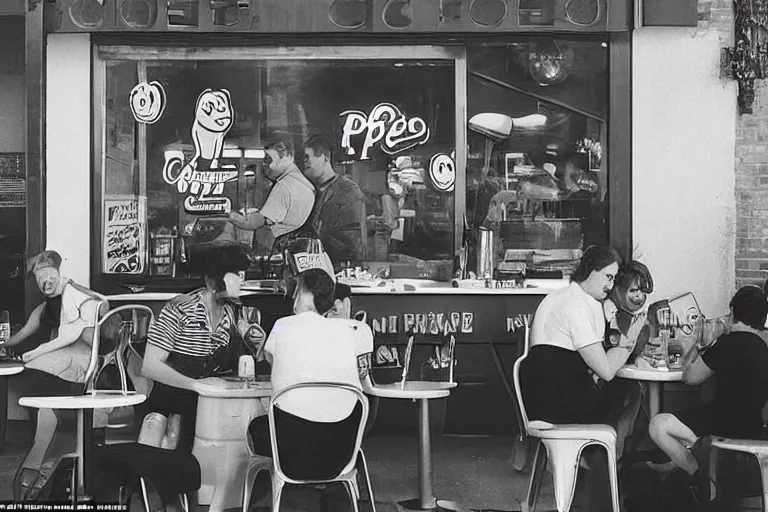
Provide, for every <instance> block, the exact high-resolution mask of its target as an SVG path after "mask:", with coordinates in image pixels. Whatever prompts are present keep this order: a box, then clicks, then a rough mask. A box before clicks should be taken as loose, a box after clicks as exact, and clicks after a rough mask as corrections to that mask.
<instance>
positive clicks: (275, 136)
mask: <svg viewBox="0 0 768 512" xmlns="http://www.w3.org/2000/svg"><path fill="white" fill-rule="evenodd" d="M100 50H101V51H100V52H99V56H100V59H99V63H100V64H103V69H104V73H103V75H102V76H103V80H104V81H103V85H101V84H100V83H99V79H98V78H97V80H96V86H97V94H96V98H95V100H94V101H95V102H96V108H95V112H97V117H96V122H97V123H98V124H99V125H101V126H103V133H101V157H102V158H101V166H100V167H101V203H102V205H103V208H102V215H101V216H100V218H99V221H100V223H101V229H100V232H101V233H102V236H101V238H100V239H98V240H97V241H96V243H95V246H97V247H98V248H99V252H100V254H101V255H102V258H101V263H100V269H101V273H102V274H120V275H122V276H123V277H125V276H130V275H140V276H155V275H156V276H175V277H182V276H186V275H188V273H189V263H190V261H189V260H190V258H194V254H195V249H196V248H198V247H202V246H205V245H207V244H211V243H216V242H220V241H224V240H237V241H240V242H241V243H243V244H246V245H248V246H249V247H251V248H252V253H253V255H254V261H259V258H261V257H264V258H265V257H268V255H269V254H270V253H271V252H272V250H273V248H274V247H275V246H276V245H277V244H278V243H279V241H280V240H281V239H280V237H281V236H285V234H286V233H290V232H292V231H293V232H295V233H298V232H300V231H301V230H304V229H310V228H311V229H314V230H315V231H316V232H318V233H319V234H320V237H321V239H322V240H323V241H324V244H325V245H326V248H327V249H329V252H331V256H332V258H333V259H334V264H335V265H336V266H337V267H339V266H342V265H346V263H347V262H349V263H350V264H352V265H353V266H360V267H368V268H369V270H371V272H373V273H375V272H381V271H383V269H385V268H386V269H387V270H388V271H389V272H391V275H398V273H399V275H401V276H402V277H432V278H441V279H448V278H449V277H450V275H451V272H452V270H453V254H454V239H455V233H456V231H457V223H456V221H455V219H456V215H455V193H456V191H457V183H456V179H457V176H458V174H459V173H460V172H462V173H463V169H462V170H459V169H458V168H457V164H456V160H457V158H456V140H457V132H458V133H460V134H463V133H464V132H463V126H461V125H463V121H462V122H461V123H457V122H456V112H457V108H456V105H457V102H461V101H463V100H462V99H459V98H457V90H456V88H457V86H456V84H457V83H463V80H465V79H466V76H465V74H463V76H462V77H461V80H457V67H459V66H457V61H459V60H461V59H463V50H452V49H445V48H439V47H415V48H411V49H397V48H393V49H388V48H380V47H378V48H376V47H369V48H363V49H361V48H360V47H355V48H354V49H350V50H349V51H346V50H344V49H336V48H335V49H326V50H323V49H322V48H312V49H309V48H306V49H274V50H268V49H251V50H248V49H244V48H239V49H232V50H231V51H227V50H223V49H216V50H213V51H210V50H200V51H194V50H188V49H187V50H181V49H177V50H173V49H171V50H165V51H162V50H161V51H159V52H158V50H156V49H153V50H149V49H143V48H125V47H102V48H101V49H100ZM406 50H407V51H406ZM345 53H347V54H348V55H345ZM288 54H290V55H288ZM297 56H298V57H297ZM462 69H463V67H462ZM98 76H99V75H97V77H98ZM100 85H101V87H103V89H100V87H99V86H100ZM102 123H103V124H102ZM314 135H320V136H321V137H320V140H321V141H327V143H328V146H329V148H328V149H329V150H330V151H329V153H330V154H329V155H323V151H322V147H321V146H322V144H321V145H320V146H319V147H318V146H317V145H314V149H313V148H309V149H307V148H305V143H306V141H307V140H308V139H310V138H311V137H313V136H314ZM460 136H461V135H460ZM276 141H277V142H278V143H280V142H283V143H287V144H282V145H281V144H278V146H276V148H277V150H279V152H278V154H277V156H278V157H280V156H281V155H282V152H283V148H284V147H293V148H294V162H295V165H296V166H297V167H298V169H295V174H296V175H293V176H292V178H291V180H288V178H286V179H284V180H283V179H282V178H283V174H281V175H279V176H274V175H272V174H271V173H270V172H268V171H267V170H266V169H267V168H268V166H269V164H270V162H271V161H273V160H274V156H275V153H272V152H270V151H266V150H265V148H268V147H270V144H271V143H274V142H276ZM307 151H310V153H311V154H309V155H307V154H305V153H306V152H307ZM460 153H461V151H460ZM462 154H463V153H462ZM310 157H311V158H310ZM317 159H319V160H320V161H321V163H320V165H317V168H316V167H315V164H316V160H317ZM323 160H325V161H327V162H328V163H329V164H330V166H331V168H332V170H333V171H334V172H335V173H336V174H337V175H338V176H339V177H338V178H333V180H331V181H333V183H334V184H335V183H336V180H344V181H343V184H344V186H343V187H341V186H339V188H337V189H336V190H330V192H326V187H328V180H329V175H328V174H327V173H326V174H324V175H323V174H322V173H319V171H318V170H317V169H318V168H319V169H323V165H322V161H323ZM290 172H294V171H293V170H291V171H290ZM284 174H285V175H286V176H287V175H288V173H287V172H286V173H284ZM318 174H321V175H320V176H318ZM303 176H306V180H305V178H304V177H303ZM289 181H290V185H289V186H286V187H283V185H284V184H285V183H287V182H289ZM281 182H282V184H281ZM307 183H309V184H310V186H311V187H312V188H311V189H310V190H312V191H313V193H312V194H310V196H309V199H308V198H307V197H308V196H307V194H306V193H305V192H306V188H302V187H304V185H305V184H307ZM276 190H277V192H276ZM459 190H460V191H461V192H463V182H462V184H461V185H460V186H459ZM273 193H274V194H275V197H274V198H273V197H270V196H271V195H272V194H273ZM320 197H322V198H323V201H324V202H323V203H322V205H321V206H320V208H319V209H320V210H323V211H320V212H318V211H317V210H318V206H317V205H315V211H312V210H313V204H312V203H313V202H314V201H315V200H316V199H317V198H320ZM270 201H271V204H270V205H269V206H266V205H267V203H269V202H270ZM307 201H309V204H307ZM348 210H349V211H348ZM230 211H236V212H241V213H247V214H249V217H250V215H252V214H253V213H254V212H258V213H261V212H262V211H263V212H264V217H265V218H266V222H265V225H264V226H262V227H260V228H258V229H256V230H255V231H254V230H248V229H241V228H240V227H236V226H235V225H234V224H232V223H230V222H228V220H227V219H228V214H229V212H230ZM267 217H272V218H267ZM313 218H314V220H315V222H314V224H313V225H312V226H308V224H310V223H311V221H312V219H313ZM277 225H280V227H279V229H278V228H277ZM459 227H460V224H459ZM326 240H327V243H326ZM259 270H260V266H259V265H254V271H255V272H258V271H259Z"/></svg>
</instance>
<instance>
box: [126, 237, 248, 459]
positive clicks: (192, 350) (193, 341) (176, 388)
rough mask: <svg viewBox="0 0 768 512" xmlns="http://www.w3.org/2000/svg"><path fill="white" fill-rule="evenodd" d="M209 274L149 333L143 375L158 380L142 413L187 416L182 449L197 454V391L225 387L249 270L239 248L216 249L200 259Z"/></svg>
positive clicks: (177, 300) (170, 307) (169, 308)
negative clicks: (223, 375)
mask: <svg viewBox="0 0 768 512" xmlns="http://www.w3.org/2000/svg"><path fill="white" fill-rule="evenodd" d="M195 261H201V262H202V265H203V272H202V273H203V274H204V276H205V288H200V289H197V290H194V291H192V292H189V293H187V294H185V295H181V296H179V297H176V298H175V299H173V300H171V301H170V302H169V303H168V304H166V305H165V307H163V310H162V311H161V312H160V314H159V315H158V317H157V319H156V320H155V321H154V322H153V323H152V325H151V326H150V328H149V332H148V333H147V348H146V352H145V354H144V362H143V365H142V370H141V372H142V374H143V375H144V376H145V377H147V378H150V379H152V380H153V381H155V384H154V387H153V388H152V392H151V393H150V396H149V398H148V399H147V401H146V402H145V403H144V404H142V406H141V409H142V411H143V412H145V413H149V412H159V413H161V414H163V415H164V416H170V415H171V414H179V415H180V416H181V433H180V435H179V445H178V447H179V448H180V449H184V450H187V451H188V450H191V448H192V442H193V441H194V430H195V416H196V414H197V398H198V395H197V390H199V389H200V387H201V386H217V385H223V384H224V381H223V380H222V379H219V378H218V377H215V376H214V375H215V374H216V373H218V372H219V371H222V370H225V369H227V366H228V365H230V364H231V361H232V357H231V356H232V355H231V352H230V339H231V338H230V336H231V333H232V332H233V331H234V329H235V328H236V324H237V317H236V315H235V310H234V303H233V301H234V299H237V298H238V296H239V295H240V284H241V278H240V276H239V274H238V273H239V272H241V271H244V270H245V269H246V268H248V265H249V260H248V256H247V254H246V250H245V248H244V247H243V246H241V245H239V244H231V245H219V246H213V247H210V248H208V249H206V250H205V252H204V253H202V254H200V255H198V257H197V258H196V259H195Z"/></svg>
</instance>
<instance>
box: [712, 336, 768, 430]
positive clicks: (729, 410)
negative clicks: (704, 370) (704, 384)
mask: <svg viewBox="0 0 768 512" xmlns="http://www.w3.org/2000/svg"><path fill="white" fill-rule="evenodd" d="M703 359H704V363H706V365H707V366H709V367H710V368H711V369H712V370H713V371H714V372H715V377H716V379H717V390H716V392H715V400H714V405H716V407H717V408H718V410H719V412H720V414H723V415H729V416H730V415H734V416H735V417H737V418H740V419H741V420H742V421H744V422H748V423H755V422H760V424H762V417H761V409H762V407H763V405H764V403H765V401H766V400H768V345H766V344H765V342H764V341H763V339H762V338H760V336H758V335H756V334H753V333H751V332H743V331H735V332H731V333H730V334H726V335H724V336H721V337H720V338H719V339H718V341H717V343H715V344H714V345H712V346H711V347H710V348H709V350H707V351H706V352H705V353H704V355H703ZM745 426H747V425H745Z"/></svg>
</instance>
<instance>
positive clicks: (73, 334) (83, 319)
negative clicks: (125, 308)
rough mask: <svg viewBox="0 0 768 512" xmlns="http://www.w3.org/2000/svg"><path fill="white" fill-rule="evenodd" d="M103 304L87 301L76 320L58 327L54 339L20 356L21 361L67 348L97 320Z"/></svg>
mask: <svg viewBox="0 0 768 512" xmlns="http://www.w3.org/2000/svg"><path fill="white" fill-rule="evenodd" d="M103 304H104V302H103V301H101V300H97V299H88V300H86V301H84V302H83V303H82V304H81V305H80V316H78V317H77V319H76V320H74V321H73V322H70V323H68V324H64V325H61V326H59V332H58V334H57V335H56V337H55V338H53V339H52V340H51V341H49V342H47V343H43V344H41V345H39V346H38V347H37V348H36V349H34V350H30V351H29V352H27V353H25V354H24V355H23V356H22V360H23V361H24V362H25V363H26V362H29V361H31V360H33V359H35V358H37V357H40V356H42V355H44V354H48V353H50V352H53V351H54V350H59V349H61V348H64V347H67V346H69V345H71V344H72V343H74V342H75V341H77V340H78V339H79V338H80V337H81V335H82V334H83V331H84V330H85V329H86V328H87V327H89V326H93V324H94V319H95V320H98V316H97V311H98V310H99V309H100V308H101V307H102V305H103Z"/></svg>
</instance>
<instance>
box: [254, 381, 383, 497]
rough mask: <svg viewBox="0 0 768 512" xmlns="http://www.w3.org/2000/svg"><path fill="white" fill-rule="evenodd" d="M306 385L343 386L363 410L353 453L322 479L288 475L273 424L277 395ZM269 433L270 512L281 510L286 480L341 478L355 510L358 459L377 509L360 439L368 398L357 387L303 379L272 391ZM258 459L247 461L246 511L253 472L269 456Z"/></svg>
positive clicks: (301, 482) (299, 482) (309, 482)
mask: <svg viewBox="0 0 768 512" xmlns="http://www.w3.org/2000/svg"><path fill="white" fill-rule="evenodd" d="M308 388H315V389H318V388H334V389H339V390H344V391H346V392H348V393H350V394H352V395H354V396H355V398H356V399H357V401H358V402H360V404H361V406H362V414H361V415H360V424H359V426H358V428H357V435H356V438H355V445H354V449H353V450H352V456H351V457H350V460H349V462H348V463H347V464H346V465H345V466H344V468H343V469H342V470H341V471H340V472H339V474H338V475H336V476H335V477H334V478H330V479H325V480H296V479H293V478H291V477H289V476H288V475H286V474H285V473H284V472H283V470H282V467H281V465H280V457H279V454H278V449H277V437H278V435H279V433H278V432H277V429H276V427H275V416H274V409H275V407H276V405H277V404H279V402H280V398H281V397H283V396H284V395H286V394H287V393H291V392H293V391H295V390H297V389H308ZM268 414H269V434H270V441H271V443H272V454H273V458H272V459H271V461H272V466H271V467H272V512H278V511H279V510H280V499H281V497H282V493H283V488H284V487H285V484H292V485H320V484H327V483H331V482H341V483H343V484H344V487H345V488H346V489H347V492H348V493H349V495H350V498H351V500H352V506H353V509H354V510H355V512H357V511H358V510H359V508H358V500H359V499H360V489H359V487H358V483H357V473H358V471H357V463H358V462H360V466H361V469H362V472H363V473H364V475H363V476H364V477H365V481H366V485H367V490H368V497H369V498H370V500H371V509H372V510H373V512H376V504H375V499H374V496H373V488H372V486H371V478H370V474H369V472H368V463H367V461H366V460H365V454H364V453H363V449H362V448H361V444H362V442H363V433H364V431H365V423H366V418H367V417H368V399H367V398H366V396H365V395H364V394H363V393H362V392H361V391H360V390H359V389H357V388H355V387H353V386H350V385H349V384H342V383H336V382H324V383H319V382H315V383H303V384H296V385H293V386H289V387H287V388H285V389H281V390H280V391H278V392H277V393H275V394H274V395H273V396H272V400H271V401H270V404H269V412H268ZM249 450H251V453H253V452H252V446H250V441H249ZM259 458H260V459H261V460H258V459H255V458H254V459H253V460H252V462H251V463H250V464H249V465H248V470H247V471H246V479H247V480H246V483H245V487H244V489H246V490H244V492H243V511H244V512H247V507H248V502H249V501H250V493H251V488H252V486H253V481H254V479H255V477H256V474H257V473H258V472H259V471H260V470H262V469H266V467H265V465H266V464H267V463H268V461H269V460H270V459H266V458H265V457H259Z"/></svg>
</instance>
